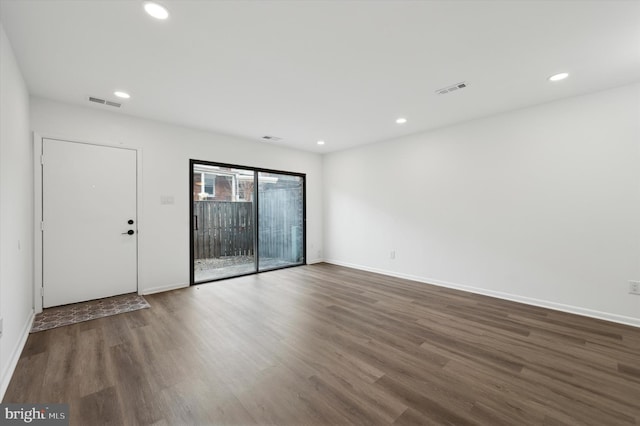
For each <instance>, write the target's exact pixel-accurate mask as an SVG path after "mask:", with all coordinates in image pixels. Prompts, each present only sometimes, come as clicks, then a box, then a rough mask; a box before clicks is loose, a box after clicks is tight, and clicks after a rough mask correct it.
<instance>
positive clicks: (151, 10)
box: [144, 1, 169, 20]
mask: <svg viewBox="0 0 640 426" xmlns="http://www.w3.org/2000/svg"><path fill="white" fill-rule="evenodd" d="M144 10H145V12H147V13H148V14H149V15H151V16H153V17H154V18H156V19H162V20H164V19H167V18H168V17H169V11H168V10H167V8H166V7H164V6H161V5H159V4H158V3H154V2H152V1H146V2H144Z"/></svg>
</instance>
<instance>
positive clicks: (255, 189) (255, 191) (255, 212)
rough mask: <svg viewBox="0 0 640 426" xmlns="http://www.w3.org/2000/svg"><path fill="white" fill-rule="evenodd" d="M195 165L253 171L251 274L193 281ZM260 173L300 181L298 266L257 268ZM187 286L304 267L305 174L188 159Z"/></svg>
mask: <svg viewBox="0 0 640 426" xmlns="http://www.w3.org/2000/svg"><path fill="white" fill-rule="evenodd" d="M195 164H203V165H206V166H216V167H226V168H230V169H244V170H251V171H253V176H254V182H255V184H254V186H253V199H254V203H253V209H252V210H253V222H254V227H253V232H254V235H253V246H254V256H255V270H254V271H253V272H248V273H246V274H239V275H233V276H230V277H224V278H216V279H212V280H206V281H198V282H196V281H195V271H194V269H195V268H194V265H195V262H194V260H195V259H194V258H193V256H194V250H193V240H194V238H193V231H194V229H195V221H194V215H193V201H194V200H193V166H194V165H195ZM260 172H264V173H277V174H282V175H288V176H296V177H299V178H301V179H302V262H301V263H299V264H294V265H286V266H280V267H276V268H272V269H267V270H263V271H260V270H259V267H258V262H259V259H260V247H259V241H258V236H259V226H260V225H259V223H258V222H259V221H258V203H259V195H258V186H259V185H258V173H260ZM189 263H190V264H189V285H198V284H204V283H209V282H214V281H220V280H226V279H229V278H237V277H242V276H246V275H255V274H258V273H261V272H270V271H276V270H279V269H286V268H294V267H296V266H302V265H306V264H307V175H306V174H305V173H296V172H288V171H283V170H273V169H265V168H262V167H251V166H241V165H237V164H228V163H217V162H214V161H204V160H195V159H189Z"/></svg>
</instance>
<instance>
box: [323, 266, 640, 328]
mask: <svg viewBox="0 0 640 426" xmlns="http://www.w3.org/2000/svg"><path fill="white" fill-rule="evenodd" d="M325 262H326V263H331V264H333V265H338V266H345V267H347V268H353V269H359V270H362V271H368V272H374V273H376V274H381V275H388V276H391V277H396V278H403V279H406V280H411V281H417V282H421V283H425V284H433V285H437V286H440V287H447V288H452V289H455V290H462V291H468V292H470V293H476V294H482V295H484V296H491V297H495V298H498V299H504V300H510V301H513V302H519V303H524V304H526V305H533V306H540V307H542V308H548V309H553V310H555V311H561V312H567V313H570V314H576V315H582V316H585V317H590V318H597V319H601V320H605V321H611V322H616V323H619V324H625V325H630V326H632V327H640V318H633V317H627V316H624V315H618V314H612V313H609V312H601V311H596V310H593V309H587V308H582V307H580V306H572V305H565V304H562V303H556V302H551V301H548V300H540V299H534V298H531V297H525V296H519V295H517V294H511V293H504V292H501V291H495V290H487V289H484V288H480V287H473V286H468V285H462V284H456V283H451V282H447V281H441V280H435V279H431V278H425V277H420V276H416V275H409V274H403V273H400V272H392V271H387V270H384V269H378V268H371V267H368V266H363V265H356V264H353V263H348V262H341V261H339V260H325Z"/></svg>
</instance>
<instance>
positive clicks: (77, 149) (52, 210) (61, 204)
mask: <svg viewBox="0 0 640 426" xmlns="http://www.w3.org/2000/svg"><path fill="white" fill-rule="evenodd" d="M42 151H43V165H42V218H43V231H42V250H43V253H42V267H43V271H42V273H43V288H44V295H43V296H44V297H43V306H44V307H45V308H47V307H51V306H58V305H64V304H68V303H76V302H81V301H85V300H92V299H98V298H102V297H108V296H113V295H116V294H124V293H132V292H135V291H136V290H137V287H138V285H137V239H138V238H137V223H138V219H137V201H136V199H137V197H136V179H137V178H136V167H137V165H136V163H137V160H136V155H137V153H136V151H134V150H130V149H121V148H112V147H105V146H97V145H88V144H82V143H75V142H67V141H59V140H53V139H43V146H42Z"/></svg>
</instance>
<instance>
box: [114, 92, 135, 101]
mask: <svg viewBox="0 0 640 426" xmlns="http://www.w3.org/2000/svg"><path fill="white" fill-rule="evenodd" d="M113 94H114V95H116V96H117V97H119V98H122V99H129V98H130V97H131V95H130V94H128V93H127V92H119V91H118V92H113Z"/></svg>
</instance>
